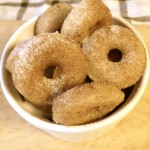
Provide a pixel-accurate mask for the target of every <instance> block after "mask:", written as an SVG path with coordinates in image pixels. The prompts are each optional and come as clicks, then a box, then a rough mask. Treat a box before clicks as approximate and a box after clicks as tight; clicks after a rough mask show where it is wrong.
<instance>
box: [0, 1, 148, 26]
mask: <svg viewBox="0 0 150 150" xmlns="http://www.w3.org/2000/svg"><path fill="white" fill-rule="evenodd" d="M79 1H80V0H0V20H28V19H30V18H32V17H34V16H37V15H40V14H41V13H42V12H44V11H45V10H46V9H47V8H48V7H50V6H51V5H54V4H55V3H58V2H65V3H70V4H73V5H76V3H78V2H79ZM103 2H104V3H105V4H106V5H107V6H108V7H109V8H110V10H111V12H112V13H114V14H116V15H120V16H122V17H123V18H125V19H127V20H128V21H129V22H131V23H136V24H138V23H144V24H150V0H103Z"/></svg>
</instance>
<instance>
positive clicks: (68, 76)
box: [12, 33, 86, 106]
mask: <svg viewBox="0 0 150 150" xmlns="http://www.w3.org/2000/svg"><path fill="white" fill-rule="evenodd" d="M19 48H21V50H20V51H19V52H18V55H17V57H16V60H15V62H14V63H13V65H12V78H13V83H14V86H15V87H16V89H17V90H18V91H19V92H20V93H21V94H22V95H23V96H24V97H25V98H26V99H28V100H29V101H31V102H32V103H33V104H35V105H36V106H38V105H39V106H47V105H50V104H51V101H52V96H55V95H56V94H58V93H61V92H63V91H64V90H67V89H70V88H72V87H74V86H76V85H78V84H81V83H82V82H83V81H84V80H85V77H86V63H85V59H84V56H83V53H82V52H81V49H80V47H79V46H78V45H77V43H76V42H74V41H73V40H71V39H69V38H67V37H66V36H64V35H60V34H56V33H45V34H40V35H38V36H34V37H32V38H31V39H29V40H27V41H26V42H25V45H24V44H23V42H22V47H19ZM50 66H56V67H59V68H60V69H61V70H62V74H61V75H59V77H55V78H47V77H45V74H44V73H45V70H46V69H47V68H48V67H50ZM58 74H60V72H58Z"/></svg>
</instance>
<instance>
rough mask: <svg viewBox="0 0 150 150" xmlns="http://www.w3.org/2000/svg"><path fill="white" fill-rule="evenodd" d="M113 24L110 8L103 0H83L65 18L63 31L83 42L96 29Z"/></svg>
mask: <svg viewBox="0 0 150 150" xmlns="http://www.w3.org/2000/svg"><path fill="white" fill-rule="evenodd" d="M111 24H112V15H111V13H110V10H109V9H108V8H107V6H106V5H104V3H103V2H102V1H101V0H82V1H81V2H80V3H79V4H78V5H76V6H75V7H74V8H73V9H72V10H71V12H70V13H69V15H68V16H67V18H66V19H65V21H64V23H63V25H62V28H61V33H62V34H64V35H67V36H69V37H71V38H72V39H74V40H76V41H77V42H82V41H83V40H84V38H85V37H86V36H88V35H89V34H91V33H93V32H94V31H95V30H96V29H98V28H100V27H102V26H107V25H111Z"/></svg>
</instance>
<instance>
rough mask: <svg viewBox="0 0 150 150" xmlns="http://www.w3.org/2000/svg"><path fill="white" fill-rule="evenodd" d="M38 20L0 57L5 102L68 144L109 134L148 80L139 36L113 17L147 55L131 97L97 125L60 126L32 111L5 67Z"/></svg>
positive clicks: (21, 31) (28, 24) (15, 36)
mask: <svg viewBox="0 0 150 150" xmlns="http://www.w3.org/2000/svg"><path fill="white" fill-rule="evenodd" d="M36 19H37V18H33V19H31V20H29V21H27V22H26V23H25V24H24V25H22V26H21V27H20V28H19V29H18V30H17V31H16V32H15V33H14V34H13V36H12V37H11V38H10V40H9V41H8V43H7V45H6V46H5V49H4V51H3V54H2V57H1V68H0V77H1V86H2V90H3V92H4V95H5V96H6V99H7V100H8V102H9V103H10V105H11V106H12V107H13V109H14V110H15V111H16V112H17V113H18V114H19V115H20V116H21V117H22V118H24V119H25V120H26V121H28V122H29V123H31V124H32V125H34V126H36V127H38V128H40V129H42V130H44V131H46V132H48V133H50V134H51V135H53V136H54V137H57V138H60V139H63V140H69V141H84V140H91V139H93V138H97V137H100V136H102V135H103V134H105V133H106V132H108V131H110V129H112V128H113V127H114V126H115V125H116V124H117V123H118V122H119V121H120V120H121V119H122V118H123V117H125V116H126V115H127V114H128V113H129V112H130V111H131V110H132V109H133V108H134V106H135V105H136V104H137V103H138V101H139V100H140V98H141V96H142V94H143V92H144V90H145V88H146V85H147V83H148V77H149V56H148V51H147V49H146V46H145V44H144V42H143V40H142V38H141V36H140V35H139V33H138V32H137V31H136V30H135V28H134V27H132V26H131V25H130V24H129V23H128V22H127V21H125V20H124V19H122V18H120V17H116V16H113V24H118V25H122V26H126V27H128V28H130V29H131V30H132V31H133V32H134V33H135V34H136V35H137V37H138V38H139V39H140V40H141V41H142V43H143V45H144V46H145V50H146V51H145V52H146V60H147V63H146V68H145V72H144V75H143V77H142V79H141V80H140V81H139V82H138V83H137V84H136V86H135V87H134V89H133V91H132V93H131V95H130V96H129V98H128V99H127V100H126V101H125V103H124V104H123V105H121V106H120V107H119V108H118V109H117V110H116V111H115V112H113V113H112V114H110V115H109V116H107V117H105V118H104V119H101V120H99V121H97V122H94V123H91V124H86V125H79V126H69V127H68V126H63V125H58V124H55V123H53V122H51V121H49V120H47V119H45V118H44V117H43V114H42V113H39V111H38V110H37V109H36V108H34V106H32V105H31V104H29V103H27V102H26V101H23V99H22V96H21V95H20V94H19V93H18V92H17V90H16V89H15V88H14V86H13V83H12V79H11V75H10V74H9V73H8V72H7V71H6V70H5V68H4V65H5V62H6V59H7V57H8V55H9V53H10V51H11V50H12V48H13V47H14V46H15V45H16V43H18V42H20V41H22V40H23V39H27V38H29V37H31V36H33V31H34V24H35V21H36Z"/></svg>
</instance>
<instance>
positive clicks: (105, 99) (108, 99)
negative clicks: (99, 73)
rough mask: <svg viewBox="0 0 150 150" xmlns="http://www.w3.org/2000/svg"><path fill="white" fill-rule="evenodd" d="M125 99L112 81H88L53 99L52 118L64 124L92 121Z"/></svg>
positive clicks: (104, 114)
mask: <svg viewBox="0 0 150 150" xmlns="http://www.w3.org/2000/svg"><path fill="white" fill-rule="evenodd" d="M114 93H115V94H114ZM123 100H124V93H123V92H122V91H121V90H120V89H119V88H118V87H117V86H116V85H114V84H112V83H105V82H97V83H96V82H91V83H90V84H89V83H86V84H83V85H79V86H76V87H74V88H72V89H70V90H68V91H66V92H64V93H62V94H60V95H58V96H57V97H56V98H55V99H54V100H53V104H52V118H53V121H54V122H55V123H58V124H63V125H80V124H85V123H90V122H93V121H96V120H97V119H101V118H102V117H104V116H106V115H107V114H108V113H110V112H111V111H112V110H114V108H115V107H116V106H118V105H119V104H120V103H121V102H123Z"/></svg>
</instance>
